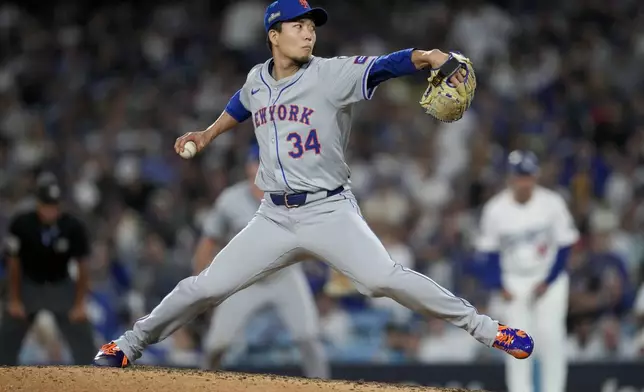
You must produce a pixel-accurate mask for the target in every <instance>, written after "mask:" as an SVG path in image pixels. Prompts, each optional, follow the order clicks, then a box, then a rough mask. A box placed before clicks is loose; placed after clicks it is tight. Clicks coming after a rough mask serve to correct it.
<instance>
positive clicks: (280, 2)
mask: <svg viewBox="0 0 644 392" xmlns="http://www.w3.org/2000/svg"><path fill="white" fill-rule="evenodd" d="M303 15H306V16H308V17H310V18H311V20H313V23H315V25H316V26H322V25H323V24H325V23H326V21H327V19H328V17H329V16H328V15H327V13H326V11H325V10H324V9H323V8H318V7H316V8H311V6H310V5H309V2H308V1H306V0H277V1H275V2H273V3H271V4H270V5H269V6H268V7H266V13H265V14H264V28H266V32H267V33H268V30H270V29H271V27H273V25H274V24H275V23H277V22H286V21H289V20H293V19H296V18H299V17H300V16H303Z"/></svg>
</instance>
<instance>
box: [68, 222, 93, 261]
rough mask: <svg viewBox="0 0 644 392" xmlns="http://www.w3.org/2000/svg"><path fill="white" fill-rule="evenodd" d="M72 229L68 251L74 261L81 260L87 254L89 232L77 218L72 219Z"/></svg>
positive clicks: (88, 251) (88, 249) (88, 252)
mask: <svg viewBox="0 0 644 392" xmlns="http://www.w3.org/2000/svg"><path fill="white" fill-rule="evenodd" d="M74 222H75V223H74V231H73V234H72V235H73V237H72V238H71V244H70V253H71V256H72V257H73V258H75V259H76V261H81V260H82V259H84V258H85V257H87V256H89V254H90V252H91V250H90V244H89V234H88V232H87V228H86V227H85V225H84V224H83V223H82V222H81V221H78V220H74Z"/></svg>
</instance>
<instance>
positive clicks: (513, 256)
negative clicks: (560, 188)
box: [477, 151, 579, 392]
mask: <svg viewBox="0 0 644 392" xmlns="http://www.w3.org/2000/svg"><path fill="white" fill-rule="evenodd" d="M508 167H509V171H510V173H511V174H510V177H509V185H508V187H507V188H506V189H505V190H503V191H501V192H500V193H499V194H497V195H495V196H494V197H492V198H491V199H490V200H489V201H488V202H487V203H486V204H485V206H484V208H483V213H482V216H481V227H480V230H481V232H480V237H479V238H478V244H477V250H478V251H479V252H480V253H479V254H480V255H482V256H484V257H486V258H487V261H488V263H489V265H490V275H489V278H490V283H491V286H492V287H494V288H496V289H498V290H500V292H501V294H502V296H503V299H504V300H505V301H506V306H504V310H505V311H506V314H505V320H504V321H505V322H508V323H511V324H512V325H516V326H518V327H519V328H525V327H527V326H530V327H532V328H535V330H534V336H535V340H536V341H537V342H538V343H539V349H538V350H537V354H536V355H537V356H538V357H539V359H540V364H541V385H542V391H544V392H564V391H565V389H566V374H567V366H566V353H565V352H564V350H565V347H566V315H567V311H568V286H569V281H568V275H567V274H566V271H565V266H566V260H567V258H568V255H569V253H570V249H571V247H572V245H573V244H574V243H575V242H576V241H577V239H578V237H579V233H578V231H577V229H576V228H575V225H574V221H573V219H572V216H571V214H570V212H569V211H568V207H567V206H566V202H565V200H564V199H563V198H562V197H561V196H560V195H559V194H557V193H556V192H554V191H552V190H549V189H546V188H544V187H541V186H539V185H537V177H538V173H539V165H538V161H537V157H536V155H535V154H534V153H533V152H530V151H513V152H512V153H510V155H509V156H508ZM532 362H533V361H532V360H529V361H507V364H506V383H507V386H508V391H509V392H533V389H534V386H533V375H532V369H533V364H532Z"/></svg>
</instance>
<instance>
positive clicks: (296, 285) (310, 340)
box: [195, 146, 330, 379]
mask: <svg viewBox="0 0 644 392" xmlns="http://www.w3.org/2000/svg"><path fill="white" fill-rule="evenodd" d="M258 168H259V149H258V147H257V146H254V147H251V149H250V151H249V153H248V157H247V161H246V175H247V177H248V179H247V180H244V181H241V182H239V183H237V184H235V185H233V186H231V187H229V188H227V189H225V190H224V191H223V192H222V193H221V195H220V196H219V198H218V199H217V201H216V202H215V205H214V206H213V208H212V210H211V211H210V213H209V214H208V216H207V217H206V219H205V221H204V223H203V233H202V238H201V241H200V242H199V245H198V247H197V251H196V252H195V270H196V271H195V272H196V274H199V273H200V272H201V271H203V270H204V269H205V268H207V267H208V264H210V262H211V261H212V258H213V256H214V255H215V253H217V251H218V250H220V249H221V247H222V246H224V245H225V244H226V243H227V242H228V241H230V239H232V238H233V237H234V236H235V235H236V234H237V233H238V232H239V231H241V230H242V229H243V228H244V227H245V226H246V225H247V224H248V222H249V221H250V220H251V219H252V218H253V216H254V215H255V212H256V211H257V209H258V208H259V206H260V203H261V200H262V198H263V197H264V192H263V191H262V190H260V189H259V188H257V186H256V185H255V184H254V180H255V176H256V175H257V169H258ZM298 256H299V257H300V258H303V257H302V255H290V254H289V255H286V256H284V257H287V258H288V257H298ZM240 262H242V261H241V260H240ZM269 306H273V307H274V308H275V310H276V311H277V313H278V314H279V316H280V318H281V319H282V321H283V323H284V324H285V326H286V327H287V328H288V329H289V330H290V332H291V335H292V336H293V339H294V340H295V342H297V345H298V348H299V350H300V353H301V356H302V369H303V372H304V375H305V376H306V377H309V378H323V379H326V378H329V372H330V370H329V365H328V362H327V360H326V355H325V352H324V347H323V345H322V341H321V339H320V330H319V319H318V314H317V308H316V304H315V300H314V299H313V294H312V293H311V290H310V287H309V285H308V282H307V279H306V276H305V275H304V271H302V268H301V265H300V264H295V265H292V266H290V267H288V268H285V269H283V270H281V271H279V272H276V273H275V274H273V275H271V276H268V277H266V278H264V279H263V280H261V281H259V282H257V283H256V284H254V285H253V286H250V287H248V288H246V289H244V290H242V291H239V292H237V293H236V294H235V295H233V296H231V297H230V298H229V299H228V300H226V301H224V302H223V303H222V304H221V305H219V307H217V308H216V310H215V312H213V317H212V322H211V325H210V328H209V330H208V333H207V335H206V337H205V339H204V352H205V360H204V363H203V366H202V367H203V368H204V369H209V370H214V369H216V368H218V367H219V366H220V362H221V359H222V357H223V355H224V354H225V350H226V349H227V348H228V346H229V344H230V343H231V342H232V340H233V338H234V337H235V336H236V334H238V333H240V332H243V330H244V326H245V325H246V323H247V322H248V321H249V320H250V318H251V317H252V316H253V315H254V314H255V313H257V312H258V311H259V310H262V309H264V308H266V307H269Z"/></svg>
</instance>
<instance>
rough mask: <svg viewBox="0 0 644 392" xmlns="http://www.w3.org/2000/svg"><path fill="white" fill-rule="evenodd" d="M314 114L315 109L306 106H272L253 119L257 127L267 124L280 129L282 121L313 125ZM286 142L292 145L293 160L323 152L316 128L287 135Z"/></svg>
mask: <svg viewBox="0 0 644 392" xmlns="http://www.w3.org/2000/svg"><path fill="white" fill-rule="evenodd" d="M314 112H315V111H314V110H313V109H310V108H307V107H305V106H299V105H272V106H268V107H263V108H261V109H259V110H258V111H256V112H255V115H254V116H253V119H254V121H255V127H260V126H262V125H266V124H269V126H273V127H278V124H277V122H281V121H288V122H292V123H300V124H302V125H311V115H313V113H314ZM286 141H287V142H289V143H291V145H292V148H291V150H289V152H288V155H289V156H290V157H291V158H293V159H298V158H301V157H302V156H303V155H304V154H306V153H311V154H316V155H319V154H320V152H321V151H322V146H321V144H320V141H319V139H318V133H317V130H316V129H314V128H313V129H309V130H307V131H298V132H290V133H289V134H288V135H286Z"/></svg>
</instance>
